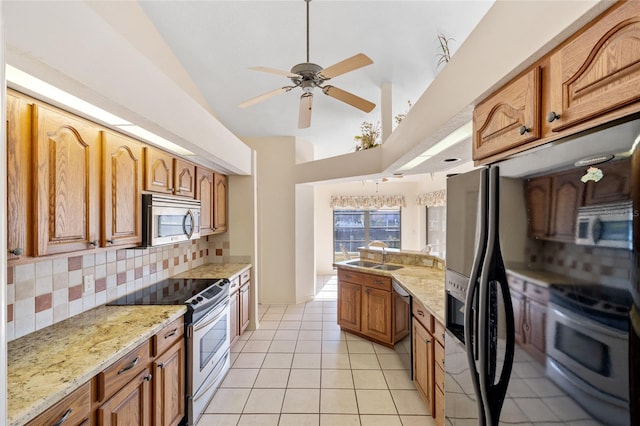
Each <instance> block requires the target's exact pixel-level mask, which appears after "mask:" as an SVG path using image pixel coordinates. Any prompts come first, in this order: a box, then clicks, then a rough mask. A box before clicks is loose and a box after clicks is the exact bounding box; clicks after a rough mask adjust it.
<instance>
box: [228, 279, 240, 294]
mask: <svg viewBox="0 0 640 426" xmlns="http://www.w3.org/2000/svg"><path fill="white" fill-rule="evenodd" d="M239 288H240V277H235V278H233V279H231V284H230V285H229V294H233V293H235V292H236V291H238V289H239Z"/></svg>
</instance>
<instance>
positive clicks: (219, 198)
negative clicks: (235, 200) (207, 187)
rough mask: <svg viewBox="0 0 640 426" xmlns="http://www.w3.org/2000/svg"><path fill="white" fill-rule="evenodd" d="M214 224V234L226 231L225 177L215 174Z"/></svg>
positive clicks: (226, 195)
mask: <svg viewBox="0 0 640 426" xmlns="http://www.w3.org/2000/svg"><path fill="white" fill-rule="evenodd" d="M214 188H215V189H214V197H215V198H214V203H213V209H214V222H213V229H214V230H215V232H216V233H218V232H226V230H227V197H228V193H227V177H226V176H225V175H221V174H218V173H216V174H215V175H214Z"/></svg>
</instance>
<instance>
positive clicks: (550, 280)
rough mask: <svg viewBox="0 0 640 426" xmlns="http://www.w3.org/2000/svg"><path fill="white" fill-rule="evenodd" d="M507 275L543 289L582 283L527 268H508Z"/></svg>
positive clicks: (566, 277)
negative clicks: (551, 286)
mask: <svg viewBox="0 0 640 426" xmlns="http://www.w3.org/2000/svg"><path fill="white" fill-rule="evenodd" d="M507 273H509V274H512V275H515V276H516V277H518V278H521V279H523V280H526V281H529V282H532V283H534V284H537V285H539V286H541V287H549V286H550V285H551V284H576V283H579V282H580V281H579V280H576V279H575V278H571V277H569V276H566V275H561V274H556V273H555V272H549V271H544V270H542V269H528V268H526V267H521V268H519V267H516V268H507Z"/></svg>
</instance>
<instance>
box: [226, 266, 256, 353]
mask: <svg viewBox="0 0 640 426" xmlns="http://www.w3.org/2000/svg"><path fill="white" fill-rule="evenodd" d="M230 281H231V285H230V287H229V295H230V299H229V333H230V340H231V344H233V343H235V341H236V340H237V339H238V337H240V335H241V334H242V333H243V332H244V331H245V330H246V329H247V327H248V326H249V318H250V312H251V310H250V307H251V270H250V269H247V270H246V271H244V272H241V273H240V275H237V276H235V277H233V278H231V280H230Z"/></svg>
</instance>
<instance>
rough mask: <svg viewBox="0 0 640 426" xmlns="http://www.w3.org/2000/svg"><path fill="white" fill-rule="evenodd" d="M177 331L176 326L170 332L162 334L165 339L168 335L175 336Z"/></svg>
mask: <svg viewBox="0 0 640 426" xmlns="http://www.w3.org/2000/svg"><path fill="white" fill-rule="evenodd" d="M177 332H178V329H177V328H174V329H173V330H172V331H171V332H170V333H167V334H165V335H164V338H165V339H168V338H169V337H173V336H175V335H176V333H177Z"/></svg>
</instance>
